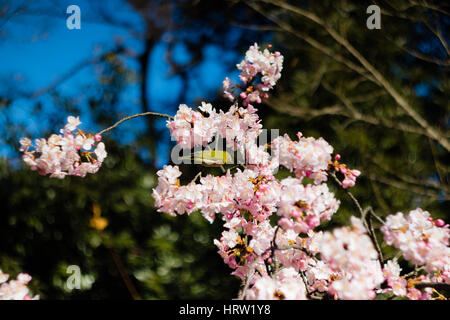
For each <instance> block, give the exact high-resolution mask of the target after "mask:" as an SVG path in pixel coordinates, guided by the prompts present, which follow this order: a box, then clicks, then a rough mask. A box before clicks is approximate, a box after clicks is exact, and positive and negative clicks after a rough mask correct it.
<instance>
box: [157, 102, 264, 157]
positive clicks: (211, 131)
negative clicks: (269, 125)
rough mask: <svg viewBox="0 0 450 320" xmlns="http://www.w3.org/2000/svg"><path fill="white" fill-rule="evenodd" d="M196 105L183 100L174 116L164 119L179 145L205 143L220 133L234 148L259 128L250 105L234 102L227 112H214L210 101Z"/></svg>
mask: <svg viewBox="0 0 450 320" xmlns="http://www.w3.org/2000/svg"><path fill="white" fill-rule="evenodd" d="M198 109H199V111H196V110H192V109H191V108H189V107H188V106H186V105H184V104H182V105H180V107H179V109H178V111H177V113H176V115H175V117H174V119H173V120H168V121H167V125H166V126H167V128H169V130H170V135H171V136H172V139H174V140H175V141H176V143H177V144H178V145H179V146H180V147H181V148H192V147H194V146H206V145H207V144H208V143H209V142H211V141H212V140H213V139H214V138H215V137H217V136H220V137H222V138H225V140H226V143H227V147H229V148H232V149H233V150H236V149H237V148H238V146H244V145H248V144H249V143H251V142H252V141H254V140H255V139H256V138H257V137H258V135H259V134H260V132H261V128H262V125H261V124H260V120H259V117H258V115H257V114H256V111H257V110H256V109H255V108H253V107H248V108H245V109H244V108H238V107H237V106H236V105H233V106H231V107H230V109H229V110H228V111H227V112H223V111H222V110H220V112H217V111H216V110H215V109H214V108H213V107H212V105H211V104H209V103H205V102H202V105H201V106H200V107H198ZM242 150H243V149H241V151H242Z"/></svg>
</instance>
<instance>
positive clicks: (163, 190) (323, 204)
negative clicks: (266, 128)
mask: <svg viewBox="0 0 450 320" xmlns="http://www.w3.org/2000/svg"><path fill="white" fill-rule="evenodd" d="M282 62H283V57H282V56H281V55H280V54H279V53H278V52H275V53H270V52H269V50H268V49H265V50H264V51H260V50H259V47H258V46H257V44H255V45H254V46H252V47H250V49H249V50H248V51H247V53H246V57H245V59H244V60H243V61H242V62H241V63H240V64H238V65H237V66H238V69H239V70H241V75H240V79H241V80H242V82H243V83H244V84H245V85H246V86H247V87H243V86H236V87H237V88H241V89H243V91H242V93H241V94H240V96H241V98H242V99H243V101H242V104H243V105H244V106H245V108H244V107H239V103H238V101H236V102H235V103H234V104H233V105H232V106H231V107H230V108H229V110H228V111H226V112H224V111H222V110H220V111H217V110H216V109H214V108H213V106H212V105H211V104H209V103H205V102H202V105H201V106H199V107H198V110H193V109H191V108H189V107H188V106H186V105H180V107H179V110H178V112H177V114H176V115H175V117H174V118H173V120H169V121H167V127H168V128H169V129H170V134H171V136H172V138H173V139H174V140H175V141H176V143H177V145H178V146H179V147H181V148H183V149H192V148H194V147H198V146H200V147H205V146H206V145H208V144H209V143H211V142H212V141H213V139H218V140H216V141H219V137H221V138H222V139H225V142H226V148H227V149H232V150H233V151H238V152H237V153H239V152H241V154H244V156H245V161H244V162H243V163H240V164H239V165H238V166H233V167H232V168H228V169H227V170H226V169H225V168H224V167H222V169H223V174H222V175H220V176H214V175H211V174H207V175H206V176H202V175H201V174H200V175H199V176H200V179H199V182H198V183H197V178H198V176H196V178H195V179H194V180H192V181H191V182H190V183H188V184H186V185H182V184H181V183H180V179H181V178H182V172H181V171H180V169H179V167H178V166H172V165H165V166H164V167H163V169H162V170H159V171H158V172H157V175H158V185H157V186H156V187H155V188H154V189H153V190H152V196H153V199H154V201H155V206H156V207H157V208H158V211H159V212H165V213H167V214H170V215H172V216H176V215H182V214H191V213H193V212H195V211H199V212H201V214H202V215H203V216H204V217H205V218H206V219H207V220H208V221H209V222H211V223H212V222H213V221H214V220H216V219H217V217H219V218H220V219H221V220H222V221H223V223H224V224H223V226H224V231H223V232H222V234H221V237H220V239H215V240H214V244H215V245H216V246H217V248H218V253H219V255H220V256H221V258H222V259H223V261H224V262H225V263H226V264H227V265H228V266H229V267H230V268H231V269H232V270H233V271H232V274H233V275H235V276H238V277H240V278H241V279H242V280H244V282H245V283H246V284H247V285H248V286H247V289H246V290H247V291H244V292H243V296H244V298H246V299H307V298H311V297H316V298H317V297H319V298H320V297H322V298H323V297H327V298H330V297H331V298H334V299H373V298H375V297H376V295H377V294H378V293H389V294H393V295H395V296H406V297H408V298H410V299H433V298H434V296H433V295H434V294H436V292H435V291H433V290H434V289H432V288H430V287H427V288H424V289H421V287H417V288H416V287H415V284H416V283H418V282H423V283H426V282H434V283H437V284H450V277H449V275H450V248H449V246H448V241H449V236H450V231H449V226H448V225H446V224H445V223H444V222H443V221H442V220H440V219H438V220H433V219H432V218H431V217H430V214H429V213H428V212H427V211H423V210H422V209H419V208H418V209H416V210H413V211H411V212H410V213H409V214H408V216H406V217H405V216H404V215H403V214H402V213H401V212H400V213H397V214H396V215H391V216H388V217H387V219H386V222H385V223H384V224H383V226H382V227H381V231H382V233H383V235H384V240H385V241H386V243H387V244H388V245H393V246H394V247H396V248H398V249H399V250H400V252H401V253H402V254H403V256H404V258H405V259H406V260H408V261H410V262H412V263H413V264H415V265H416V266H420V267H422V268H423V269H424V270H425V274H418V273H417V274H414V277H411V276H410V275H403V276H401V275H400V271H401V268H400V266H399V265H398V263H397V260H396V259H394V260H390V261H387V262H386V263H385V264H384V266H382V265H383V262H384V261H382V259H381V257H380V256H379V254H378V252H377V249H376V248H378V246H374V243H376V239H374V235H373V232H372V229H371V228H369V225H368V221H366V220H365V221H362V220H360V219H359V218H356V217H351V226H350V227H341V228H337V229H334V230H333V232H323V231H318V229H319V228H318V227H320V225H321V224H322V223H324V222H326V221H329V220H331V219H332V217H333V215H334V214H336V213H337V211H338V209H339V205H340V201H339V200H337V199H336V198H335V196H334V193H332V192H331V191H330V190H329V188H328V185H327V184H326V182H327V180H328V177H329V176H331V177H333V178H335V179H338V181H337V182H338V185H340V186H341V187H342V188H344V189H346V188H349V187H353V186H354V185H355V183H356V179H357V177H358V176H359V175H360V174H361V173H360V171H358V170H355V169H348V168H347V166H346V165H345V164H343V163H340V162H339V161H340V160H341V156H340V155H339V154H337V155H335V156H334V159H333V157H332V154H333V151H334V150H333V147H332V146H331V145H330V144H329V143H328V142H327V141H325V140H324V139H323V138H318V139H315V138H312V137H303V135H302V133H300V132H299V133H298V134H297V141H294V140H292V139H291V138H290V137H289V136H288V135H284V136H280V137H277V138H275V139H273V140H272V141H271V142H269V143H267V144H265V145H260V146H258V145H257V143H256V141H255V140H256V138H257V137H258V136H259V135H260V134H261V132H262V125H261V123H260V122H261V121H260V119H259V117H258V114H257V113H256V111H257V110H256V109H255V108H254V107H253V106H252V104H251V103H253V102H258V103H259V102H261V97H267V93H266V92H267V91H268V90H269V89H272V88H273V86H274V85H275V84H276V82H277V81H278V79H279V78H280V72H281V70H282ZM258 76H260V77H258ZM256 79H258V80H260V83H258V84H254V81H255V80H256ZM223 84H224V89H225V94H226V96H227V97H228V98H230V100H232V101H235V100H236V99H235V98H234V96H233V95H232V93H231V92H230V91H229V89H230V88H231V83H230V80H229V79H228V78H226V79H225V80H224V82H223ZM80 123H81V122H80V121H79V119H78V118H75V117H69V118H68V123H67V125H66V126H65V128H64V129H62V130H61V131H60V133H61V134H60V135H56V134H54V135H52V136H51V137H50V138H49V139H48V140H46V139H37V140H36V143H35V146H33V145H32V143H31V141H30V140H29V139H27V138H22V139H21V141H20V143H21V151H23V152H24V156H23V159H24V161H25V162H26V164H27V165H29V166H30V167H31V169H33V170H37V171H38V172H39V173H41V174H51V177H57V178H64V177H65V176H66V175H78V176H83V177H84V176H85V175H86V174H87V173H95V172H97V170H98V169H99V168H100V166H101V163H102V162H103V160H104V159H105V157H106V155H107V154H106V151H105V146H104V144H103V143H102V142H100V140H101V137H100V136H98V135H96V136H92V135H86V134H84V133H83V132H82V131H81V130H79V129H78V130H77V127H78V126H79V125H80ZM76 130H77V131H76ZM96 142H99V143H98V144H97V145H96V147H95V143H96ZM31 148H34V150H30V149H31ZM269 149H270V150H271V151H272V154H269V152H268V150H269ZM91 150H93V151H91ZM218 151H219V150H218ZM83 160H85V161H83ZM279 166H283V167H284V168H286V169H287V170H285V171H286V173H287V174H288V176H287V177H286V176H285V175H284V176H283V177H282V178H280V177H279V176H277V175H276V169H278V167H279ZM283 173H284V172H283ZM342 177H343V179H342ZM340 179H342V181H341V180H340ZM355 201H356V200H355ZM358 207H359V205H358ZM381 221H382V220H381ZM367 229H369V233H367ZM416 271H417V270H416ZM30 279H31V278H30V277H29V276H27V275H24V274H21V275H19V277H18V279H17V280H14V281H10V282H9V283H6V282H5V281H6V280H7V277H6V278H5V275H3V274H2V273H1V271H0V284H1V283H3V284H2V285H1V286H0V299H1V298H3V297H6V298H11V297H13V298H15V297H19V298H25V297H27V296H26V294H27V292H28V289H27V288H26V284H27V283H28V281H29V280H30ZM423 286H424V285H423V284H422V287H423ZM437 294H439V293H437Z"/></svg>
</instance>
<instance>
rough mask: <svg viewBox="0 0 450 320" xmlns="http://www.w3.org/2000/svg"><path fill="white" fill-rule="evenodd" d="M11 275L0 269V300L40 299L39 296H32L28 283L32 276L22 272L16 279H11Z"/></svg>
mask: <svg viewBox="0 0 450 320" xmlns="http://www.w3.org/2000/svg"><path fill="white" fill-rule="evenodd" d="M8 279H9V275H8V274H6V273H3V272H2V270H0V300H38V299H39V296H34V297H31V296H30V295H29V292H30V290H29V289H28V287H27V284H28V283H29V282H30V281H31V276H30V275H28V274H26V273H20V274H19V275H18V276H17V278H16V279H15V280H9V281H8Z"/></svg>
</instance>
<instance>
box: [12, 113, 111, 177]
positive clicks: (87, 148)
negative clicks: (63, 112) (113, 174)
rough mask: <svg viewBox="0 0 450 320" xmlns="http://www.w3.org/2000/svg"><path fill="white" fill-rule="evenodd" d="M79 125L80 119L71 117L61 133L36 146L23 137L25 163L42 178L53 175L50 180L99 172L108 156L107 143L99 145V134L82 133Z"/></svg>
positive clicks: (37, 143)
mask: <svg viewBox="0 0 450 320" xmlns="http://www.w3.org/2000/svg"><path fill="white" fill-rule="evenodd" d="M80 124H81V121H80V119H79V118H78V117H73V116H69V117H68V118H67V124H66V125H65V127H64V128H63V129H61V130H60V134H52V135H51V136H50V137H49V138H48V139H44V138H41V139H36V140H35V144H33V143H32V141H31V140H30V139H28V138H21V139H20V151H21V152H23V153H24V154H23V157H22V158H23V161H24V162H25V163H26V165H28V166H29V167H30V168H31V170H36V171H37V172H38V173H39V174H41V175H47V174H50V177H51V178H59V179H63V178H64V177H65V176H67V175H75V176H80V177H85V176H86V174H87V173H96V172H97V171H98V170H99V169H100V167H101V165H102V163H103V160H104V159H105V158H106V156H107V153H106V151H105V144H104V143H103V142H99V141H101V139H102V137H101V136H100V135H95V136H93V135H90V134H85V133H83V132H82V131H81V130H80V129H78V126H79V125H80ZM96 143H97V144H96Z"/></svg>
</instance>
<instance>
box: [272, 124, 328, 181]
mask: <svg viewBox="0 0 450 320" xmlns="http://www.w3.org/2000/svg"><path fill="white" fill-rule="evenodd" d="M297 137H298V141H293V140H291V138H290V137H289V136H288V135H284V136H281V137H278V138H276V139H274V140H273V141H272V151H273V153H274V155H275V157H276V158H278V159H279V160H278V161H279V162H280V164H281V165H282V166H284V167H286V168H287V169H289V170H290V171H293V172H294V173H295V175H296V177H297V178H299V179H302V178H304V177H308V178H312V179H314V181H315V183H320V182H323V181H326V180H327V175H326V172H325V171H326V169H327V168H328V164H329V162H330V161H331V154H332V153H333V147H332V146H330V145H329V144H328V142H326V141H325V140H324V139H323V138H319V139H314V138H312V137H308V138H305V137H303V136H302V133H301V132H299V133H298V134H297Z"/></svg>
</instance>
